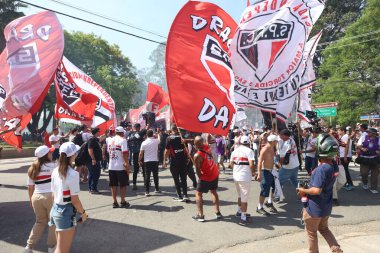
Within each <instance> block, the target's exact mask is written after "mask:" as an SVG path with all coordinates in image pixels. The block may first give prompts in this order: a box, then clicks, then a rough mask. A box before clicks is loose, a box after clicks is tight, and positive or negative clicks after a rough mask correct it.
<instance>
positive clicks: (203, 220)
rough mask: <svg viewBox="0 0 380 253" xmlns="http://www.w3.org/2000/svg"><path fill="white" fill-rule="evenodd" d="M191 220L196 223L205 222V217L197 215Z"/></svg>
mask: <svg viewBox="0 0 380 253" xmlns="http://www.w3.org/2000/svg"><path fill="white" fill-rule="evenodd" d="M193 219H194V220H196V221H199V222H205V216H204V215H202V216H200V215H199V214H197V215H195V216H193Z"/></svg>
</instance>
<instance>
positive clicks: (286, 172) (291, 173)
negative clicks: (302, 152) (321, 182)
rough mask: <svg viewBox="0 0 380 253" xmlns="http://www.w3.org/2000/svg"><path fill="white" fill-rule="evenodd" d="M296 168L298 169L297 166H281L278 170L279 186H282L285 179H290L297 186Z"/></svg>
mask: <svg viewBox="0 0 380 253" xmlns="http://www.w3.org/2000/svg"><path fill="white" fill-rule="evenodd" d="M298 169H299V167H298V166H297V167H295V168H294V169H285V168H283V167H281V169H280V172H279V176H278V177H279V180H280V184H281V186H283V185H284V183H285V182H286V181H288V180H290V182H292V184H293V186H294V187H296V188H297V186H298V180H297V176H298Z"/></svg>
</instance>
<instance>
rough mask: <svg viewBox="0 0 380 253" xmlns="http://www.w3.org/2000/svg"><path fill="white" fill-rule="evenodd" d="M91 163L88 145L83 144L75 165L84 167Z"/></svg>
mask: <svg viewBox="0 0 380 253" xmlns="http://www.w3.org/2000/svg"><path fill="white" fill-rule="evenodd" d="M90 162H91V157H90V154H89V153H88V145H87V142H85V143H83V144H82V146H80V149H79V151H78V155H77V157H76V158H75V165H76V166H83V165H86V164H87V163H90Z"/></svg>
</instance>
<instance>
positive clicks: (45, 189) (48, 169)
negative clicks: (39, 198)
mask: <svg viewBox="0 0 380 253" xmlns="http://www.w3.org/2000/svg"><path fill="white" fill-rule="evenodd" d="M55 167H57V164H56V163H54V162H50V163H45V164H44V165H42V166H41V169H40V173H38V176H37V178H36V180H33V179H31V178H30V177H28V179H27V185H34V193H49V192H51V173H52V172H53V170H54V168H55Z"/></svg>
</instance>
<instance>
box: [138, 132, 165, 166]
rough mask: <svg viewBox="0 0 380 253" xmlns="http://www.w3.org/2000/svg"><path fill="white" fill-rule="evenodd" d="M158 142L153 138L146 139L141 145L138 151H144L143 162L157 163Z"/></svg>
mask: <svg viewBox="0 0 380 253" xmlns="http://www.w3.org/2000/svg"><path fill="white" fill-rule="evenodd" d="M159 144H160V141H159V140H158V139H155V138H153V137H148V138H147V139H146V140H145V141H143V142H142V143H141V148H140V150H142V151H144V162H145V163H146V162H158V145H159Z"/></svg>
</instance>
